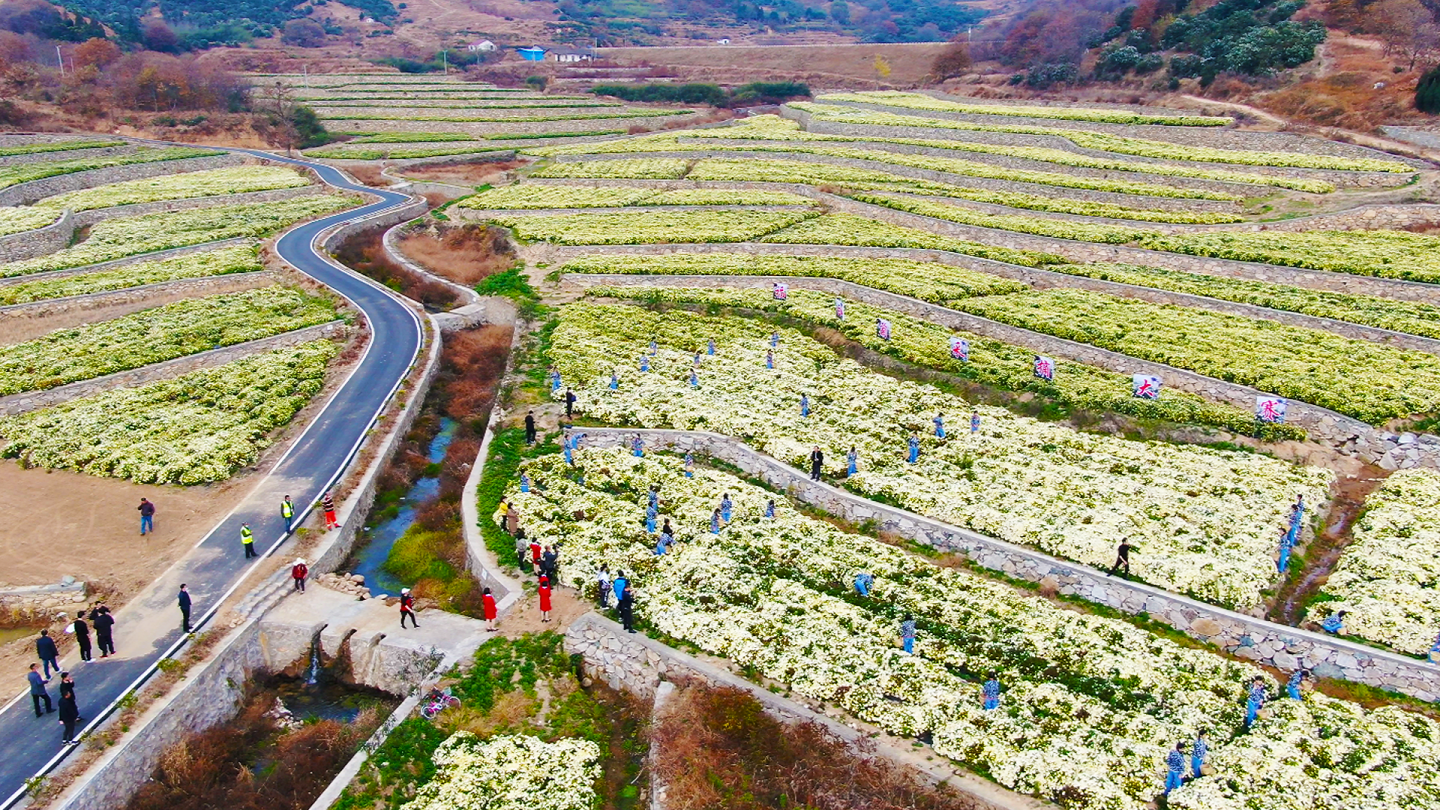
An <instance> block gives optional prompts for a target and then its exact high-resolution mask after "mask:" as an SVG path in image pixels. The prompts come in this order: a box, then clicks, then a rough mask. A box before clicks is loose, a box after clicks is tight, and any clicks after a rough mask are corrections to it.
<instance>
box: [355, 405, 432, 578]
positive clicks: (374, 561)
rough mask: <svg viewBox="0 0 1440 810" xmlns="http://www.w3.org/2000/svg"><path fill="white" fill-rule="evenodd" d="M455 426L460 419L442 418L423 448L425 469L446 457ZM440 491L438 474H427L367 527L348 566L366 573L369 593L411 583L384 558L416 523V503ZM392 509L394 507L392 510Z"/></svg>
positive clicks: (387, 556) (417, 506)
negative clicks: (394, 570)
mask: <svg viewBox="0 0 1440 810" xmlns="http://www.w3.org/2000/svg"><path fill="white" fill-rule="evenodd" d="M457 427H459V423H458V422H456V421H455V420H453V419H450V418H449V417H443V418H441V420H440V431H439V432H438V433H436V434H435V438H433V439H431V440H430V446H429V447H428V448H427V449H426V451H425V460H426V461H427V462H429V463H430V464H431V465H432V467H431V468H430V469H427V471H426V472H427V473H429V472H436V471H437V470H436V468H437V467H438V465H439V464H440V462H442V461H444V460H445V452H446V450H448V449H449V448H450V441H451V440H452V439H454V438H455V429H456V428H457ZM439 494H440V478H439V476H438V475H426V476H424V477H422V478H420V479H418V480H416V481H415V483H414V484H413V485H411V487H410V489H408V490H406V492H405V494H404V495H401V496H400V499H399V501H398V502H397V504H396V505H395V506H391V507H387V508H386V509H385V510H384V511H382V512H381V514H382V515H388V517H386V518H385V520H384V521H382V522H381V523H380V524H379V525H377V526H375V527H374V528H368V527H367V528H366V530H365V534H364V545H363V546H361V547H360V548H359V549H357V550H356V551H355V552H354V553H353V555H352V561H351V563H350V565H349V567H348V570H350V571H353V572H354V573H356V574H360V575H361V576H363V577H365V587H367V588H369V589H370V593H371V594H372V595H374V596H377V597H378V596H379V595H381V594H390V595H394V594H398V593H399V592H400V589H401V588H404V587H408V586H409V585H413V584H414V583H413V582H401V581H400V580H399V579H398V578H397V577H396V576H395V575H394V574H392V573H390V571H389V570H387V569H386V568H385V561H386V560H387V559H389V557H390V549H392V548H394V546H395V541H397V540H399V539H400V538H401V537H402V536H404V534H405V532H407V531H409V530H410V527H411V526H413V525H415V515H416V512H417V511H418V509H419V507H420V506H421V505H422V504H424V503H425V502H426V501H428V500H430V499H431V498H434V497H435V496H436V495H439ZM392 509H393V510H395V511H394V513H393V514H391V510H392Z"/></svg>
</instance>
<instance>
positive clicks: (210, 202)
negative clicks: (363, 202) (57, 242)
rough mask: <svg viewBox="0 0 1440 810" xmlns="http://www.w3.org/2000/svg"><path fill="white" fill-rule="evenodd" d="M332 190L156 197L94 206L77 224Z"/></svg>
mask: <svg viewBox="0 0 1440 810" xmlns="http://www.w3.org/2000/svg"><path fill="white" fill-rule="evenodd" d="M327 193H329V189H327V188H326V187H325V186H318V185H314V184H311V185H308V186H296V187H295V188H277V189H270V190H268V191H246V192H242V193H240V194H225V195H223V196H214V197H190V198H187V199H183V200H156V201H155V202H147V203H135V204H134V205H114V206H111V207H109V208H92V209H91V210H89V211H80V212H78V213H76V214H75V215H74V217H75V226H76V227H77V228H78V227H83V226H85V225H94V224H95V223H97V222H102V221H104V220H107V219H116V218H118V217H137V216H143V215H145V214H158V213H161V212H163V211H186V210H189V209H192V208H212V207H215V206H220V205H243V204H245V203H260V202H278V201H280V200H293V199H295V198H297V197H316V196H320V195H322V194H327Z"/></svg>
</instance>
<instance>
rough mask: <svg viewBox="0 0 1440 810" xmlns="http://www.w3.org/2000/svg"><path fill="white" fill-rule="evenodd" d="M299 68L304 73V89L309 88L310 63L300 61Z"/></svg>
mask: <svg viewBox="0 0 1440 810" xmlns="http://www.w3.org/2000/svg"><path fill="white" fill-rule="evenodd" d="M300 70H301V71H302V72H303V73H304V74H305V89H306V90H309V89H310V63H309V62H301V63H300Z"/></svg>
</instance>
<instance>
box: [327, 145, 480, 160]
mask: <svg viewBox="0 0 1440 810" xmlns="http://www.w3.org/2000/svg"><path fill="white" fill-rule="evenodd" d="M504 148H505V147H503V146H495V145H493V144H489V143H482V142H474V141H471V142H464V143H450V144H444V145H436V146H420V145H416V146H403V145H402V146H351V145H349V144H348V143H339V144H332V145H330V146H326V147H322V148H320V149H306V150H305V156H306V157H318V158H330V159H332V160H405V159H408V158H424V157H439V156H441V155H473V154H476V153H478V152H498V151H500V150H502V149H504Z"/></svg>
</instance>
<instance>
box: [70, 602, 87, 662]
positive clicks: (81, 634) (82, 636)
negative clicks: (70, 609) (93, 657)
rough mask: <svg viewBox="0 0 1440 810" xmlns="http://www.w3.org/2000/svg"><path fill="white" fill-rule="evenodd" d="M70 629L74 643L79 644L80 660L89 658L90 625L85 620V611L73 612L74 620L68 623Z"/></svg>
mask: <svg viewBox="0 0 1440 810" xmlns="http://www.w3.org/2000/svg"><path fill="white" fill-rule="evenodd" d="M70 630H71V632H73V633H74V634H75V643H76V644H78V645H79V646H80V660H81V661H89V660H90V625H89V624H88V623H87V622H86V621H85V611H83V610H82V611H80V612H79V613H76V614H75V621H74V622H72V623H71V624H70Z"/></svg>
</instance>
